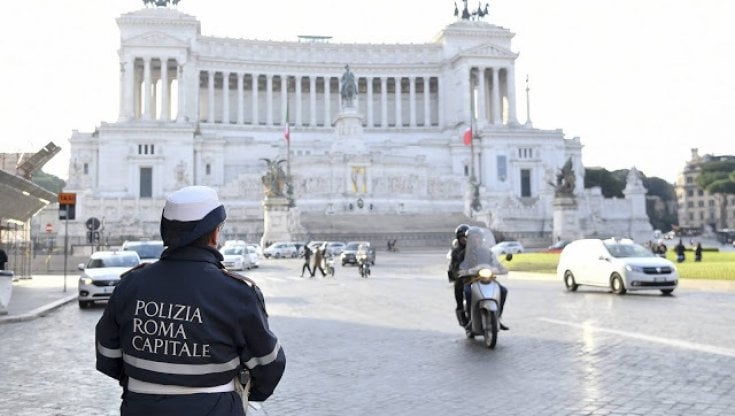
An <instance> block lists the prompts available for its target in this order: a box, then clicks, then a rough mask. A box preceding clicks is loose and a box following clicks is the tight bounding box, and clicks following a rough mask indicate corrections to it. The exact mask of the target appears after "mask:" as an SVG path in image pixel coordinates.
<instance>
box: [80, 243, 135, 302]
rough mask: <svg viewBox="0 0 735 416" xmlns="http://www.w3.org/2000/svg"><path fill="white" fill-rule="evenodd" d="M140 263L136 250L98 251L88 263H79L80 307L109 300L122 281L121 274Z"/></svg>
mask: <svg viewBox="0 0 735 416" xmlns="http://www.w3.org/2000/svg"><path fill="white" fill-rule="evenodd" d="M139 264H140V257H138V253H136V252H135V251H98V252H96V253H93V254H92V255H91V256H90V257H89V260H88V261H87V263H86V264H85V263H82V264H80V265H79V270H83V273H82V275H81V276H79V285H78V286H79V296H78V300H79V307H80V308H86V307H88V306H90V305H92V304H93V303H94V302H95V301H97V300H108V299H110V296H111V295H112V291H113V290H115V287H116V286H117V285H118V283H120V275H121V274H123V273H125V272H126V271H128V270H130V269H131V268H133V267H135V266H137V265H139Z"/></svg>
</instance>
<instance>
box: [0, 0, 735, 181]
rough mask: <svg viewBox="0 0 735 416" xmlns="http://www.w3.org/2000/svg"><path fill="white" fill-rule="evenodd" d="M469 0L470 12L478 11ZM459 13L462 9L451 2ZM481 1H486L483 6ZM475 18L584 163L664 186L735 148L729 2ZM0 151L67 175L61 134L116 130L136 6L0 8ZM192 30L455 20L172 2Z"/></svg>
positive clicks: (417, 8) (417, 35)
mask: <svg viewBox="0 0 735 416" xmlns="http://www.w3.org/2000/svg"><path fill="white" fill-rule="evenodd" d="M476 1H477V0H471V1H470V7H471V8H476V7H477V3H476ZM458 4H459V6H460V8H461V7H462V2H461V1H459V2H458ZM483 4H484V3H483ZM489 4H490V14H489V16H487V17H486V18H485V21H487V22H490V23H493V24H496V25H498V26H502V27H505V28H508V29H510V30H511V31H512V32H513V33H515V37H514V38H513V44H512V45H513V46H512V49H513V51H515V52H518V53H520V55H519V57H518V59H517V60H516V77H515V78H516V83H517V84H516V90H517V97H518V104H517V112H518V116H519V120H520V121H521V122H525V120H526V95H525V79H526V75H528V77H529V81H530V84H529V85H530V90H531V92H530V97H531V99H530V103H531V120H532V122H533V125H534V127H536V128H541V129H562V130H563V131H564V133H565V136H566V137H567V138H572V137H577V136H578V137H580V139H581V141H582V144H583V146H584V147H583V150H582V162H583V164H584V165H585V166H586V167H603V168H606V169H608V170H615V169H628V168H630V167H632V166H635V167H636V168H638V170H640V171H642V172H643V173H645V174H646V175H647V176H649V177H651V176H657V177H660V178H663V179H665V180H667V181H669V182H672V183H673V182H674V181H675V180H676V177H677V174H678V173H679V171H680V170H681V169H682V168H683V167H684V164H685V163H686V161H687V160H689V158H690V155H691V150H690V149H692V148H698V149H699V153H700V154H707V153H712V154H735V145H733V143H734V141H733V138H732V134H731V133H730V128H729V127H730V126H729V123H730V122H731V121H732V120H734V119H735V117H734V116H735V25H734V24H733V22H732V18H733V16H735V1H731V0H645V1H641V0H490V1H489ZM2 7H3V11H2V13H0V80H2V81H3V86H2V90H1V91H2V93H1V95H0V97H2V98H1V99H0V121H1V122H2V126H3V130H4V131H3V134H2V136H0V152H19V151H22V152H36V151H38V150H40V149H41V147H43V146H44V145H45V144H46V143H48V142H49V141H53V142H54V143H55V144H57V145H59V146H61V147H62V152H61V153H59V154H58V155H57V156H56V157H54V159H52V160H51V161H50V162H49V163H48V164H47V165H46V166H45V167H44V170H45V171H46V172H49V173H52V174H54V175H57V176H59V177H61V178H67V176H68V160H69V142H68V139H69V137H71V133H72V130H80V131H93V130H94V128H95V127H96V126H98V125H99V124H100V123H101V122H103V121H106V122H114V121H115V120H116V119H117V115H118V103H119V90H118V88H119V72H118V71H119V60H118V56H117V50H118V48H119V46H120V39H119V31H118V28H117V23H116V21H115V19H116V18H117V17H119V16H120V15H121V14H124V13H127V12H130V11H134V10H138V9H140V8H142V7H144V6H143V2H142V0H96V1H90V0H64V1H58V0H34V1H33V2H20V1H16V2H3V5H2ZM177 8H178V9H179V10H181V11H182V12H184V13H187V14H190V15H193V16H195V17H197V18H198V19H199V21H200V22H201V28H202V34H203V35H206V36H222V37H231V38H247V39H272V40H295V39H296V37H297V36H298V35H328V36H333V42H347V43H351V42H371V43H426V42H430V41H432V39H433V38H434V36H435V35H436V34H437V33H439V31H440V30H441V29H443V28H444V27H445V26H446V25H448V24H450V23H452V22H453V21H455V19H456V18H455V17H454V16H453V12H454V2H453V1H448V0H400V1H396V0H370V1H365V0H362V1H356V0H341V1H340V0H308V1H306V0H281V1H274V2H271V1H267V0H260V1H250V0H181V2H180V3H179V5H178V6H177Z"/></svg>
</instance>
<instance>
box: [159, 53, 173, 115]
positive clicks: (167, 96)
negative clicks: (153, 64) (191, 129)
mask: <svg viewBox="0 0 735 416" xmlns="http://www.w3.org/2000/svg"><path fill="white" fill-rule="evenodd" d="M161 120H163V121H169V120H171V91H170V90H169V81H168V57H163V58H161Z"/></svg>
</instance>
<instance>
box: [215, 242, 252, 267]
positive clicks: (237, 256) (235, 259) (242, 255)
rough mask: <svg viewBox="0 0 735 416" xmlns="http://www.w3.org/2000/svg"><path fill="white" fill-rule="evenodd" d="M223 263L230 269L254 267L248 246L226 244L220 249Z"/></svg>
mask: <svg viewBox="0 0 735 416" xmlns="http://www.w3.org/2000/svg"><path fill="white" fill-rule="evenodd" d="M220 253H222V257H224V260H222V264H223V265H224V266H225V268H227V269H230V270H245V269H250V268H252V267H253V261H252V259H251V258H250V253H249V252H248V247H247V246H224V247H222V248H221V249H220Z"/></svg>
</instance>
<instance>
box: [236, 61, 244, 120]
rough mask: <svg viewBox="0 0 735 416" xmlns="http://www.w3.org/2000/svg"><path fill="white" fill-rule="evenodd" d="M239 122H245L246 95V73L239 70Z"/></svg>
mask: <svg viewBox="0 0 735 416" xmlns="http://www.w3.org/2000/svg"><path fill="white" fill-rule="evenodd" d="M236 75H237V124H243V123H245V97H244V96H243V85H244V83H245V82H244V81H245V80H244V79H243V78H245V74H244V73H242V72H238V73H237V74H236Z"/></svg>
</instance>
